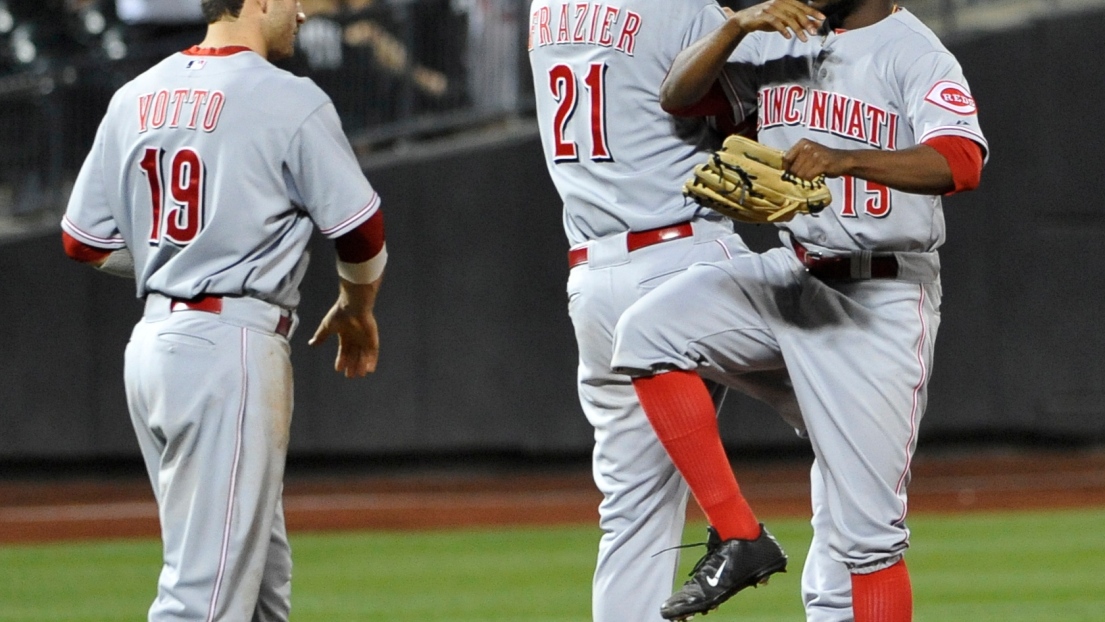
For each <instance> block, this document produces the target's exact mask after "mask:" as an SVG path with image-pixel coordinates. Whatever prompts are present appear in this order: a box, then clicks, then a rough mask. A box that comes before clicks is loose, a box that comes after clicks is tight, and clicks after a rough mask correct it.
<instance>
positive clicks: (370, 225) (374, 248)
mask: <svg viewBox="0 0 1105 622" xmlns="http://www.w3.org/2000/svg"><path fill="white" fill-rule="evenodd" d="M334 247H335V248H336V249H337V251H338V259H340V260H342V261H344V262H345V263H354V264H356V263H363V262H366V261H368V260H369V259H372V258H373V257H375V256H376V255H377V254H378V253H379V252H380V249H382V248H383V247H384V213H383V211H381V210H376V213H375V214H373V215H372V217H371V218H369V219H368V220H366V221H364V222H363V223H361V224H360V226H358V227H357V228H355V229H352V230H351V231H349V232H348V233H345V234H343V235H340V236H338V237H337V238H335V239H334Z"/></svg>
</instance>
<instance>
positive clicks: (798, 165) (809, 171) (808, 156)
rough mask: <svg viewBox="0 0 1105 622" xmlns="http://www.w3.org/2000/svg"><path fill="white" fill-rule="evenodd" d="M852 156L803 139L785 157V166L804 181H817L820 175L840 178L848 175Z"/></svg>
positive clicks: (849, 153)
mask: <svg viewBox="0 0 1105 622" xmlns="http://www.w3.org/2000/svg"><path fill="white" fill-rule="evenodd" d="M851 156H852V154H851V152H849V151H848V150H846V149H830V148H829V147H826V146H825V145H822V144H821V143H815V142H813V141H812V140H809V139H806V138H803V139H802V140H800V141H798V142H797V143H795V144H794V146H793V147H791V148H790V150H789V151H787V152H786V154H784V155H783V166H784V167H785V168H786V170H787V171H788V172H790V173H792V174H793V175H795V176H796V177H800V178H802V179H816V178H817V177H818V176H819V175H824V176H825V177H840V176H841V175H845V174H847V172H848V170H849V167H850V164H849V163H850V161H851Z"/></svg>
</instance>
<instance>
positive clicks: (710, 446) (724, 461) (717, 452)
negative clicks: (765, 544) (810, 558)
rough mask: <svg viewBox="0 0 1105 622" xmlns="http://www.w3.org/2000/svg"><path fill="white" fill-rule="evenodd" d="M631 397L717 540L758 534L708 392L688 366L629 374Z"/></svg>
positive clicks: (757, 527)
mask: <svg viewBox="0 0 1105 622" xmlns="http://www.w3.org/2000/svg"><path fill="white" fill-rule="evenodd" d="M633 388H634V389H636V390H637V398H638V399H640V400H641V406H643V407H644V409H645V414H646V415H647V416H648V420H649V422H650V423H652V427H653V429H655V430H656V436H657V437H659V438H660V443H661V444H663V445H664V449H666V450H667V452H668V455H669V456H670V457H671V461H672V462H673V463H674V464H675V466H676V468H678V469H679V472H680V473H682V474H683V478H684V479H686V480H687V484H688V485H689V486H690V487H691V492H692V493H694V498H695V499H696V500H697V501H698V505H699V506H701V507H702V511H703V512H705V513H706V518H707V519H708V520H709V521H710V525H712V526H713V527H714V529H716V530H717V532H718V535H719V536H721V538H722V539H723V540H729V539H731V538H740V539H742V540H754V539H756V538H758V537H760V524H759V522H758V521H757V520H756V515H755V514H753V513H752V508H750V507H748V502H747V501H745V500H744V497H743V496H741V492H740V488H739V487H738V486H737V478H736V477H735V476H734V475H733V469H732V467H731V466H730V465H729V458H728V457H727V456H726V455H725V448H724V447H722V445H721V436H720V435H719V433H718V427H717V413H716V411H715V410H714V403H713V401H712V400H711V399H710V392H709V391H708V390H707V389H706V385H705V384H704V383H703V382H702V379H701V378H699V377H698V374H697V373H695V372H693V371H672V372H668V373H664V374H657V375H655V376H650V377H647V378H636V379H634V380H633Z"/></svg>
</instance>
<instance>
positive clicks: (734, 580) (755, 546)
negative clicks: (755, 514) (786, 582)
mask: <svg viewBox="0 0 1105 622" xmlns="http://www.w3.org/2000/svg"><path fill="white" fill-rule="evenodd" d="M760 529H761V533H760V537H758V538H756V539H755V540H738V539H736V538H733V539H731V540H725V541H722V539H721V537H720V536H718V534H717V531H716V530H714V528H713V527H710V528H708V529H707V533H708V534H709V537H708V538H707V541H706V555H704V556H703V557H702V559H700V560H698V563H697V564H695V566H694V570H692V571H691V578H690V580H688V581H687V582H686V583H684V584H683V587H682V588H680V589H679V591H678V592H676V593H675V594H672V595H671V598H669V599H667V600H666V601H664V604H663V605H662V606H661V607H660V615H661V616H663V617H664V619H665V620H687V619H689V618H691V617H692V616H694V615H696V614H699V613H701V614H707V613H709V612H711V611H713V610H714V609H717V607H718V605H720V604H721V603H723V602H725V601H727V600H729V598H730V597H731V596H733V595H734V594H736V593H737V592H739V591H741V590H743V589H744V588H746V587H749V586H751V587H756V586H757V585H762V584H764V583H767V579H768V577H770V576H771V575H773V574H775V573H776V572H786V571H787V554H786V553H784V552H783V548H782V547H781V546H779V543H778V542H777V541H776V540H775V538H774V537H773V536H772V535H771V534H770V533H768V531H767V528H766V527H764V526H763V525H762V524H761V525H760Z"/></svg>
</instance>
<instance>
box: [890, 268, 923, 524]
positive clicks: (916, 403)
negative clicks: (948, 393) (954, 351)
mask: <svg viewBox="0 0 1105 622" xmlns="http://www.w3.org/2000/svg"><path fill="white" fill-rule="evenodd" d="M918 288H919V289H920V292H921V295H920V296H919V297H918V299H917V318H918V319H919V320H920V321H921V336H920V337H918V338H917V363H918V364H920V366H921V376H920V377H919V378H918V379H917V384H916V385H914V387H913V407H912V408H911V409H910V411H909V440H908V441H907V442H906V446H905V468H904V469H902V475H901V476H900V477H899V478H898V485H897V486H896V487H895V488H894V494H896V495H899V496H901V494H902V491H903V490H905V485H906V478H908V477H909V467H910V465H912V464H913V450H914V449H915V447H916V443H917V417H918V415H919V414H920V412H919V411H921V409H922V406H921V391H922V389H924V387H925V381H926V380H927V379H928V368H927V367H925V345H926V344H925V338H926V337H927V336H928V323H927V322H926V321H925V286H924V285H919V286H918ZM908 513H909V500H908V499H903V500H902V513H901V515H900V516H899V517H898V520H897V521H895V522H898V523H900V522H902V521H904V520H905V517H906V514H908Z"/></svg>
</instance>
